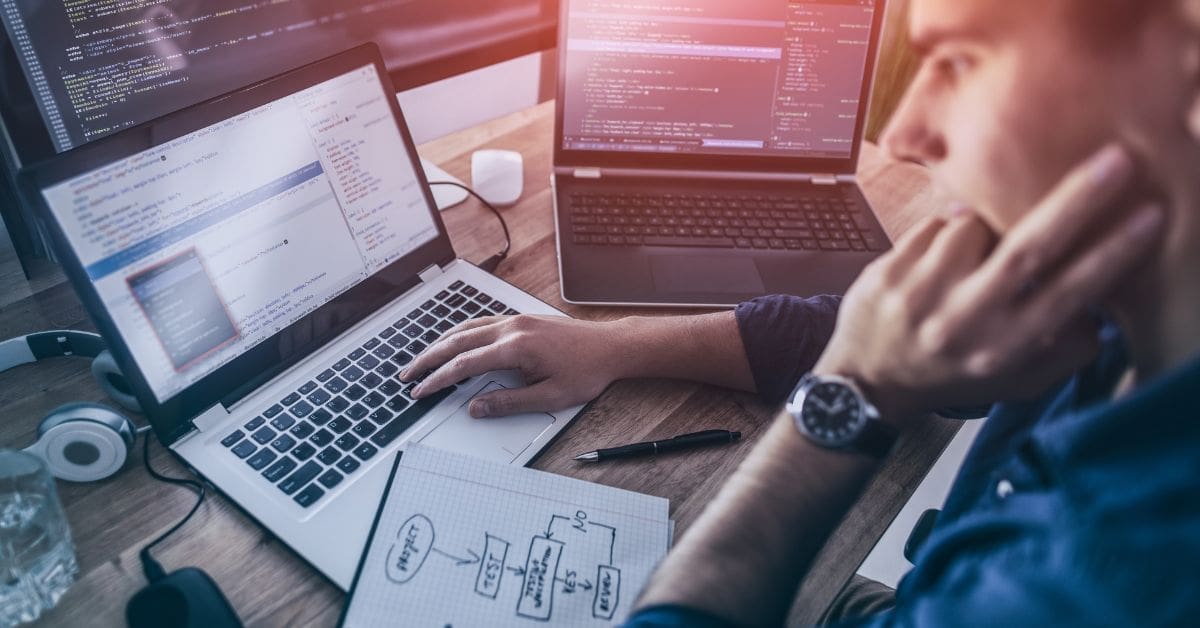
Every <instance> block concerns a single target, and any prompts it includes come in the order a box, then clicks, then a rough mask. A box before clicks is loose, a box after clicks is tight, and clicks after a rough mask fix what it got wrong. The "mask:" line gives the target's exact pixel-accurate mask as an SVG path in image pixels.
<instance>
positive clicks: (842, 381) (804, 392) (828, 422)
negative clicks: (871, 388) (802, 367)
mask: <svg viewBox="0 0 1200 628" xmlns="http://www.w3.org/2000/svg"><path fill="white" fill-rule="evenodd" d="M787 411H788V413H789V414H791V415H792V420H794V421H795V422H796V428H797V429H799V430H800V433H801V434H803V435H804V436H805V437H806V438H808V439H809V440H810V441H812V442H813V443H814V444H816V445H818V446H820V447H823V448H825V449H834V450H839V451H853V452H858V453H864V454H867V455H869V456H871V457H872V458H875V459H878V460H882V459H883V458H885V457H887V454H888V452H889V451H891V449H892V445H894V444H895V443H896V438H897V436H898V434H897V432H896V430H895V429H893V428H892V427H891V426H889V425H887V424H886V423H884V422H883V421H881V420H880V418H879V410H877V409H876V408H875V406H873V405H871V402H869V401H867V398H866V396H865V395H863V392H862V390H861V389H860V388H859V387H858V385H857V384H855V383H854V380H852V379H850V378H847V377H841V376H837V375H823V376H822V375H813V374H811V373H810V374H808V375H805V376H804V377H803V378H801V379H800V383H799V384H798V385H797V386H796V390H795V391H794V392H793V393H792V396H791V399H790V400H789V401H788V404H787Z"/></svg>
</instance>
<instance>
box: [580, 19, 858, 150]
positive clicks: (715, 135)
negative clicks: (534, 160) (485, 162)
mask: <svg viewBox="0 0 1200 628" xmlns="http://www.w3.org/2000/svg"><path fill="white" fill-rule="evenodd" d="M568 1H569V2H570V6H569V11H568V13H567V16H566V23H565V24H564V27H565V28H566V29H567V31H566V51H565V55H564V56H562V57H560V58H563V59H565V64H566V67H565V73H564V75H565V81H566V84H565V85H564V87H563V91H562V93H563V99H564V102H563V103H562V105H563V140H562V141H563V145H562V146H561V148H562V149H563V150H573V151H643V152H658V153H677V154H687V153H691V154H697V155H743V156H756V157H771V156H785V157H793V158H795V157H802V158H824V159H842V158H849V157H851V155H852V149H853V143H854V135H855V131H856V128H857V122H858V115H859V111H860V95H861V94H862V93H863V91H864V90H863V85H864V82H865V80H866V78H867V77H866V76H865V74H866V68H867V61H868V52H869V50H870V38H871V35H872V33H871V28H872V23H873V22H874V18H875V15H874V11H875V9H874V4H875V3H874V2H873V0H815V1H813V0H738V1H736V2H729V1H727V0H654V1H653V2H636V1H635V2H628V1H625V0H568Z"/></svg>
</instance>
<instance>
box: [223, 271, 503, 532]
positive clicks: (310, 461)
mask: <svg viewBox="0 0 1200 628" xmlns="http://www.w3.org/2000/svg"><path fill="white" fill-rule="evenodd" d="M517 313H518V312H517V311H516V310H514V309H512V308H510V307H508V306H507V305H505V304H504V303H501V302H500V301H497V300H496V299H494V298H492V297H491V296H489V295H487V294H484V293H483V292H480V291H479V290H478V289H476V288H474V287H472V286H470V285H468V284H466V283H463V282H461V281H456V282H454V283H453V284H451V285H450V287H449V288H448V289H446V290H443V291H442V292H440V293H438V295H437V296H435V297H434V298H432V299H429V300H428V301H426V302H424V303H422V304H421V305H420V306H419V307H417V308H416V309H414V310H413V311H411V312H409V313H408V315H407V316H405V317H403V318H401V319H400V320H397V321H396V322H395V323H394V324H392V325H390V326H388V327H386V328H384V329H383V330H382V331H380V332H379V333H378V334H376V335H375V337H373V338H371V339H370V340H368V341H366V342H365V343H363V344H362V346H360V347H358V348H356V349H354V350H353V351H351V352H349V353H347V354H346V355H345V356H342V357H341V358H340V359H338V360H337V361H335V362H333V363H332V364H331V365H330V366H329V368H327V369H325V370H323V371H321V373H320V374H318V375H317V376H316V377H315V378H313V379H311V380H309V381H308V382H305V383H304V385H302V386H300V387H299V388H297V389H295V390H294V391H292V392H290V393H288V394H286V395H284V396H283V397H281V398H280V399H279V400H278V402H277V403H274V404H272V405H271V406H270V407H269V408H267V409H266V410H264V411H263V412H262V414H260V415H259V416H256V417H255V418H253V419H251V420H250V421H249V422H247V423H246V424H245V425H243V426H242V427H241V428H239V429H236V430H233V431H232V432H230V433H229V435H228V436H226V437H225V438H224V439H222V440H221V444H222V445H224V446H225V447H226V448H228V449H229V451H230V453H232V454H233V455H234V456H236V457H237V458H240V459H241V460H243V461H245V464H247V465H249V466H250V468H251V469H254V470H255V471H258V472H259V473H260V474H261V475H262V477H264V478H266V479H267V481H269V482H271V483H272V484H274V485H275V486H276V487H277V488H278V489H279V490H280V491H283V493H284V494H286V495H290V496H292V499H293V500H295V502H296V503H297V504H300V505H301V506H303V507H305V508H308V507H309V506H312V505H313V504H315V503H316V502H317V501H318V500H320V499H321V498H322V497H324V496H325V493H326V492H327V491H329V490H330V489H332V488H334V487H336V486H337V485H338V484H341V483H342V482H344V481H346V479H347V478H348V477H349V476H351V475H353V474H354V473H355V472H356V471H358V469H359V468H360V467H361V466H362V464H363V463H364V462H366V461H368V460H370V459H371V458H372V457H374V456H375V455H376V454H378V453H379V451H380V450H381V449H383V448H385V447H387V446H388V445H390V444H391V443H392V442H393V441H395V440H396V439H397V438H398V437H399V436H400V435H401V434H403V433H404V431H405V430H407V429H408V428H409V427H411V426H412V425H413V424H415V423H416V422H417V421H418V420H420V418H421V417H423V416H424V415H425V414H426V413H428V412H429V411H430V410H432V409H433V408H434V407H435V406H437V404H439V403H441V401H442V400H443V399H445V398H446V397H447V396H449V395H450V393H452V392H454V390H455V389H456V387H455V386H450V387H448V388H446V389H445V390H442V391H439V392H437V393H435V394H433V395H430V396H428V397H425V398H424V399H420V400H414V399H413V398H412V397H411V396H410V394H409V393H410V392H411V391H412V389H413V388H414V387H415V386H416V385H417V383H418V381H419V380H418V381H414V382H410V383H408V384H402V383H400V380H399V379H397V378H396V375H397V374H398V373H399V372H400V371H401V370H402V369H403V367H404V366H405V365H406V364H408V363H409V362H411V361H412V359H413V357H414V356H416V355H417V354H418V353H420V352H421V351H424V350H425V347H427V346H429V345H430V344H432V343H433V342H434V341H436V340H437V339H438V338H440V337H441V336H442V334H444V333H446V332H447V331H449V330H450V329H451V328H452V327H454V326H455V325H457V324H459V323H461V322H463V321H466V320H468V319H472V318H480V317H483V316H492V315H497V314H506V315H507V314H517Z"/></svg>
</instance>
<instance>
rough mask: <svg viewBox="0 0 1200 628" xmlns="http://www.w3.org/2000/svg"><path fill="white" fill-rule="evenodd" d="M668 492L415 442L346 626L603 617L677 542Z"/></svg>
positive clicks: (382, 513) (380, 519)
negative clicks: (625, 487)
mask: <svg viewBox="0 0 1200 628" xmlns="http://www.w3.org/2000/svg"><path fill="white" fill-rule="evenodd" d="M671 529H672V526H671V522H670V520H669V517H668V503H667V500H665V499H662V498H660V497H651V496H648V495H642V494H639V493H633V492H630V491H625V490H621V489H616V488H611V487H607V486H602V485H599V484H592V483H590V482H584V481H582V480H575V479H572V478H566V477H563V476H559V475H554V474H551V473H545V472H542V471H535V470H533V469H526V468H519V467H517V468H514V467H510V466H506V465H499V464H495V463H491V462H485V461H482V460H479V459H476V458H470V457H466V456H462V455H459V454H452V453H448V452H445V451H442V450H438V449H433V448H430V447H423V446H421V445H415V444H414V445H411V446H409V447H408V448H407V449H406V451H405V452H404V453H403V454H401V455H400V456H398V457H397V459H396V462H395V464H394V466H393V469H392V476H391V478H390V480H389V481H388V486H387V489H386V490H385V492H384V497H383V500H382V503H381V504H380V507H379V512H378V513H377V514H376V517H375V524H374V527H373V528H372V530H371V538H370V540H369V541H368V543H367V547H366V548H365V550H364V552H363V557H362V559H361V560H360V562H359V566H358V572H357V574H356V575H355V577H354V584H353V586H352V587H351V590H350V596H349V599H348V601H347V603H346V607H345V609H344V610H343V612H342V618H341V625H343V626H349V627H354V628H357V627H365V626H399V625H402V626H437V627H439V628H442V627H446V626H497V627H499V626H517V627H520V626H537V625H539V624H547V623H548V624H551V625H554V626H604V625H610V624H614V623H617V622H619V621H621V620H623V619H624V618H625V617H626V615H628V613H629V610H630V608H631V606H632V604H633V601H634V598H635V597H636V596H637V594H638V593H639V592H640V590H641V588H642V587H643V586H644V585H645V583H646V581H647V579H649V577H650V574H651V572H652V571H653V569H654V567H655V565H656V564H657V563H658V561H659V560H661V559H662V558H663V556H664V555H665V554H666V552H667V548H668V547H669V546H670V542H671Z"/></svg>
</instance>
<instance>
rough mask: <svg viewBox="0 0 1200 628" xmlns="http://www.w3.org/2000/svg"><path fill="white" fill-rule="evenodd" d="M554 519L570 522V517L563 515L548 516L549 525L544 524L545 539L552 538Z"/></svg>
mask: <svg viewBox="0 0 1200 628" xmlns="http://www.w3.org/2000/svg"><path fill="white" fill-rule="evenodd" d="M555 519H562V520H563V521H570V520H571V518H570V517H567V516H565V515H550V523H548V524H546V538H548V539H552V538H554V530H553V528H554V520H555Z"/></svg>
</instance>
